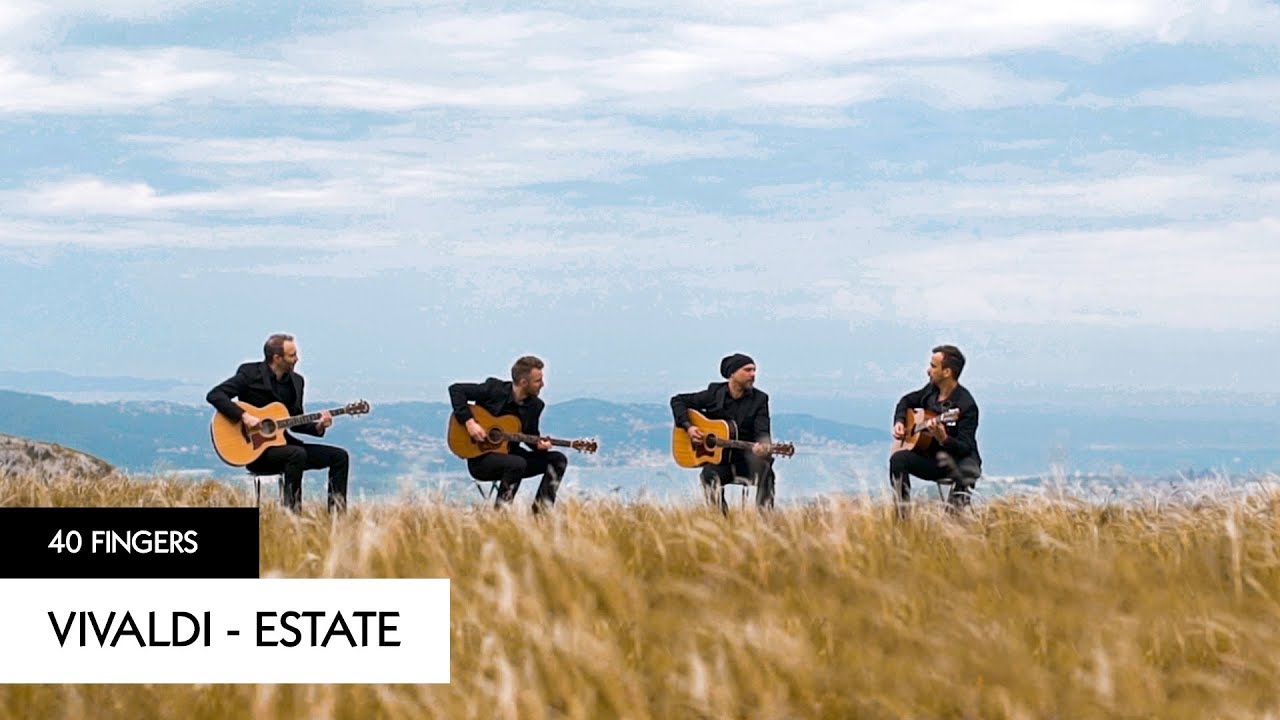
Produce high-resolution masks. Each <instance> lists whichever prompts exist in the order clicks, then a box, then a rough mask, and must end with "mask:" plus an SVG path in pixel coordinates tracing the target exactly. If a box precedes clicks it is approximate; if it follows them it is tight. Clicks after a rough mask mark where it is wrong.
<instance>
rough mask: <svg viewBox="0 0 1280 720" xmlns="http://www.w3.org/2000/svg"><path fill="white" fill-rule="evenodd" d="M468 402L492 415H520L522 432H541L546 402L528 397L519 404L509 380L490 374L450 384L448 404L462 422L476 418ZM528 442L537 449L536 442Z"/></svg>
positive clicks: (530, 447) (528, 444) (535, 433)
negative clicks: (477, 381)
mask: <svg viewBox="0 0 1280 720" xmlns="http://www.w3.org/2000/svg"><path fill="white" fill-rule="evenodd" d="M468 402H473V403H475V404H477V405H479V406H480V407H482V408H484V409H485V410H488V411H489V414H490V415H495V416H496V415H508V414H511V415H517V416H518V417H519V418H520V432H523V433H525V434H527V435H541V434H542V431H541V430H539V429H538V423H539V418H541V417H542V410H543V409H544V408H545V407H546V406H547V404H546V403H545V402H543V401H542V398H536V397H531V398H526V399H525V401H524V404H517V403H516V401H515V397H514V396H513V395H512V383H511V381H509V380H505V381H504V380H499V379H498V378H496V377H491V378H488V379H486V380H485V381H484V382H482V383H463V382H458V383H454V384H452V385H450V386H449V404H450V405H452V406H453V416H454V417H455V418H457V419H458V422H460V423H463V424H466V422H467V421H468V420H471V419H472V418H473V417H474V416H473V415H472V413H471V407H470V406H469V405H467V403H468ZM525 445H527V446H528V447H529V449H530V450H537V449H538V446H537V445H536V444H534V443H525Z"/></svg>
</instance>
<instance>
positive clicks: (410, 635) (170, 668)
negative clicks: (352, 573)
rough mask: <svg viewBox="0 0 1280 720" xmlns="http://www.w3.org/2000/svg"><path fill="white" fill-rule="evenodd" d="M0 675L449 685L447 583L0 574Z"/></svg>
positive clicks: (19, 679) (40, 679) (49, 679)
mask: <svg viewBox="0 0 1280 720" xmlns="http://www.w3.org/2000/svg"><path fill="white" fill-rule="evenodd" d="M0 608H2V611H0V638H3V640H2V641H0V642H2V643H3V647H4V650H3V652H0V683H415V684H416V683H447V682H449V581H448V580H419V579H383V580H367V579H329V578H325V579H271V580H257V579H247V580H0Z"/></svg>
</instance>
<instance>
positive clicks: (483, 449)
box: [446, 405, 520, 460]
mask: <svg viewBox="0 0 1280 720" xmlns="http://www.w3.org/2000/svg"><path fill="white" fill-rule="evenodd" d="M471 414H472V416H474V417H475V419H476V422H478V423H480V427H482V428H484V431H485V432H486V433H489V434H490V440H487V441H485V442H483V443H477V442H476V441H475V440H472V439H471V436H470V435H468V434H467V427H466V425H463V424H462V423H460V422H458V418H456V417H454V416H453V414H452V413H450V414H449V429H448V432H447V434H446V439H447V442H448V445H449V450H450V451H451V452H452V453H453V454H454V455H457V456H458V457H460V458H462V459H463V460H468V459H470V458H473V457H480V456H481V455H487V454H489V453H494V452H497V453H505V452H507V440H506V439H501V433H518V432H520V418H518V417H516V416H515V415H492V414H490V413H489V411H488V410H485V409H484V408H482V407H480V406H479V405H472V406H471ZM495 438H498V439H495Z"/></svg>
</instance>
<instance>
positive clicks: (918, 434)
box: [889, 408, 960, 455]
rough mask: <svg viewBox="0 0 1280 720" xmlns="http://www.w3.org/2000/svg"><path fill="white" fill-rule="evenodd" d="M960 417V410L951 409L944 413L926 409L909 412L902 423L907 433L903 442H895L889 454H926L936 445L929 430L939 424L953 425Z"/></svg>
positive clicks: (904, 434)
mask: <svg viewBox="0 0 1280 720" xmlns="http://www.w3.org/2000/svg"><path fill="white" fill-rule="evenodd" d="M959 417H960V408H951V409H950V410H947V411H945V412H942V413H937V412H934V411H932V410H925V409H924V408H915V409H913V410H908V411H907V417H906V419H905V420H904V421H903V423H902V425H903V427H904V428H905V430H906V431H905V432H904V433H903V434H902V439H901V440H894V441H893V443H892V444H891V445H890V446H889V454H890V455H892V454H893V453H896V452H898V451H899V450H911V451H914V452H918V453H923V452H925V451H926V450H928V449H929V447H930V446H932V445H933V444H934V437H933V435H932V434H931V433H930V432H929V428H931V427H933V426H935V425H939V424H946V423H953V422H955V421H956V420H957V419H959Z"/></svg>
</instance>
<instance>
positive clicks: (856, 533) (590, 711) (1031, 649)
mask: <svg viewBox="0 0 1280 720" xmlns="http://www.w3.org/2000/svg"><path fill="white" fill-rule="evenodd" d="M312 498H313V503H314V495H313V496H312ZM522 499H524V498H523V496H522ZM246 501H247V502H249V503H251V502H252V499H251V498H248V497H247V496H245V495H244V494H243V493H240V492H239V491H237V490H232V489H229V488H227V487H225V486H222V485H219V484H215V483H204V484H199V483H196V484H192V483H189V482H185V481H183V482H178V481H167V480H163V479H160V480H156V481H154V482H137V481H128V480H122V479H111V478H108V479H102V480H97V481H94V480H71V479H68V480H62V481H49V480H47V479H37V478H32V477H7V478H3V479H2V480H0V502H3V503H4V504H6V505H205V504H221V503H241V504H243V503H245V502H246ZM318 510H319V505H318V504H313V505H312V506H310V507H309V508H308V513H307V514H305V515H304V516H303V517H302V518H301V519H296V518H293V517H290V516H286V515H284V514H281V513H280V512H279V511H278V509H276V508H275V506H274V505H272V506H269V507H268V508H267V509H265V510H264V514H263V518H262V550H261V562H262V572H263V575H283V576H291V577H294V576H296V577H449V578H451V579H452V583H453V586H452V639H451V642H452V654H453V655H452V677H453V682H452V683H451V684H450V685H447V686H420V687H419V686H341V685H338V686H291V685H264V686H205V687H198V686H166V685H152V686H10V685H6V686H2V687H0V716H3V717H14V718H20V717H21V718H26V717H35V716H43V717H66V718H80V717H89V716H94V717H121V718H123V717H128V718H149V717H155V718H159V717H187V718H196V719H200V718H215V717H260V718H273V717H279V718H295V717H296V718H302V717H308V718H375V717H388V718H419V717H426V718H486V719H487V718H516V717H519V718H606V717H626V718H688V717H695V718H697V717H701V718H724V717H762V718H798V717H832V718H840V717H859V718H899V717H939V718H1080V717H1153V718H1197V719H1198V718H1207V717H1264V716H1268V714H1270V716H1272V717H1274V716H1275V715H1276V714H1277V713H1280V682H1277V678H1280V652H1277V650H1276V649H1277V648H1280V520H1278V519H1277V517H1278V516H1280V512H1278V511H1280V492H1275V491H1271V492H1267V491H1259V492H1255V493H1253V494H1250V495H1241V494H1236V495H1229V496H1228V495H1222V496H1220V497H1219V498H1217V499H1204V500H1182V501H1179V502H1177V503H1168V502H1164V501H1159V502H1157V501H1156V499H1154V498H1153V499H1152V500H1151V501H1150V502H1144V503H1140V504H1133V505H1125V506H1112V507H1096V506H1087V505H1084V504H1082V503H1077V502H1073V501H1071V500H1065V499H1064V500H1046V499H1036V500H1033V499H1026V498H1023V499H1002V500H997V501H988V502H985V503H984V504H983V506H982V507H980V508H976V509H975V511H974V512H972V513H971V514H970V515H968V516H967V517H965V518H962V519H959V520H955V519H951V518H949V517H948V516H946V515H945V514H943V513H941V512H940V511H939V506H938V504H937V503H936V502H932V501H926V502H922V503H921V504H920V507H919V508H917V512H916V513H915V514H914V516H913V517H912V519H911V520H910V521H909V522H906V523H899V522H896V521H894V520H893V518H892V516H891V513H890V511H889V508H888V507H887V506H885V505H878V504H869V503H861V502H859V503H849V504H823V505H814V506H810V507H804V508H796V509H790V510H786V511H782V512H778V513H776V514H774V515H772V516H769V517H765V518H762V517H759V516H757V514H756V513H755V512H754V511H748V512H745V513H742V512H737V513H735V514H734V515H732V516H731V517H730V518H728V519H724V518H721V517H720V516H719V515H717V514H714V513H710V512H706V511H704V510H702V509H699V508H688V507H663V506H653V505H623V504H610V503H572V502H571V503H566V504H564V505H562V506H560V507H558V508H557V512H556V514H555V516H554V517H553V518H551V519H550V520H547V521H538V520H537V519H535V518H533V517H531V516H530V515H529V514H528V512H527V508H522V509H521V510H517V511H515V512H511V513H507V514H495V513H493V512H491V511H487V510H482V509H479V508H472V507H463V506H452V505H437V504H423V503H417V504H411V503H408V502H406V503H403V504H388V505H378V506H357V507H354V508H353V510H352V512H351V513H350V514H349V515H348V516H347V517H346V518H344V519H342V520H341V521H339V522H336V523H333V524H330V523H329V522H328V521H327V519H326V517H325V516H324V514H323V513H322V512H318Z"/></svg>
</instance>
